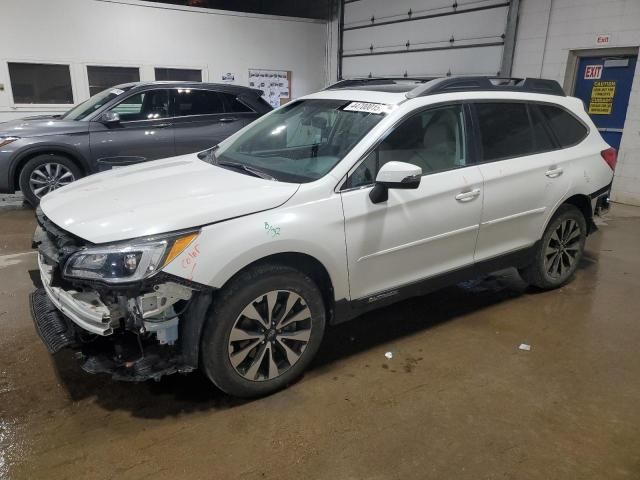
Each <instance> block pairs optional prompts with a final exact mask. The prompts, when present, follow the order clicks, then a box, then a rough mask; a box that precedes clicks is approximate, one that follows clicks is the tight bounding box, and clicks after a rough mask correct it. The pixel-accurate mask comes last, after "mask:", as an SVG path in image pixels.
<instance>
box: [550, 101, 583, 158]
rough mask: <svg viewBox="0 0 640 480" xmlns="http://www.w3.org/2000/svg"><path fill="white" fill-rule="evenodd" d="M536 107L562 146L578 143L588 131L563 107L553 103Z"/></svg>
mask: <svg viewBox="0 0 640 480" xmlns="http://www.w3.org/2000/svg"><path fill="white" fill-rule="evenodd" d="M538 108H539V109H540V111H541V112H542V115H543V116H544V117H545V119H546V120H547V122H548V125H549V129H550V130H551V131H552V132H553V134H554V136H555V137H556V140H557V141H558V143H559V144H560V146H561V147H563V148H566V147H570V146H572V145H576V144H578V143H580V142H581V141H582V140H584V139H585V138H586V136H587V134H588V133H589V131H588V130H587V127H585V126H584V125H583V124H582V123H581V122H580V121H579V120H578V119H577V118H575V117H574V116H573V115H571V114H570V113H569V112H567V111H566V110H565V109H563V108H560V107H554V106H553V105H539V106H538Z"/></svg>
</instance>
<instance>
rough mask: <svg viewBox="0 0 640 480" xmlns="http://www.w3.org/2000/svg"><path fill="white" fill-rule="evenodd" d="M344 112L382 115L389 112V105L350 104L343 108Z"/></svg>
mask: <svg viewBox="0 0 640 480" xmlns="http://www.w3.org/2000/svg"><path fill="white" fill-rule="evenodd" d="M343 110H344V111H345V112H364V113H373V114H376V115H384V114H385V113H389V112H390V111H391V105H385V104H383V103H367V102H351V103H350V104H349V105H347V106H346V107H344V108H343Z"/></svg>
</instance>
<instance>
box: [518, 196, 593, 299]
mask: <svg viewBox="0 0 640 480" xmlns="http://www.w3.org/2000/svg"><path fill="white" fill-rule="evenodd" d="M586 238H587V222H586V219H585V218H584V215H583V214H582V212H581V211H580V210H578V209H577V208H576V207H574V206H573V205H562V206H560V208H559V209H558V211H557V212H556V213H555V214H554V216H553V217H552V218H551V221H550V222H549V225H547V228H546V229H545V231H544V235H542V239H541V241H540V242H539V244H538V247H537V248H536V252H535V254H534V259H533V262H532V263H531V265H529V266H527V267H526V268H523V269H521V270H520V275H521V276H522V278H523V279H524V280H525V281H526V282H528V283H529V284H530V285H533V286H535V287H538V288H540V289H542V290H550V289H552V288H558V287H561V286H563V285H565V284H566V283H567V282H569V280H571V278H572V277H573V274H574V273H575V271H576V268H578V264H579V263H580V260H581V259H582V255H583V253H584V244H585V240H586Z"/></svg>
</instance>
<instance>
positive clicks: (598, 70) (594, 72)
mask: <svg viewBox="0 0 640 480" xmlns="http://www.w3.org/2000/svg"><path fill="white" fill-rule="evenodd" d="M601 77H602V65H587V66H586V67H585V68H584V79H585V80H600V78H601Z"/></svg>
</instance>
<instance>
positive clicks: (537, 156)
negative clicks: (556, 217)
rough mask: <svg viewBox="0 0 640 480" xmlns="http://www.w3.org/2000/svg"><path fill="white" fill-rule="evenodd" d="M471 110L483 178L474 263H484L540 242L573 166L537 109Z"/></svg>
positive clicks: (486, 105)
mask: <svg viewBox="0 0 640 480" xmlns="http://www.w3.org/2000/svg"><path fill="white" fill-rule="evenodd" d="M473 107H474V110H475V112H476V117H475V120H476V125H477V128H476V132H477V135H478V137H479V138H478V139H479V147H480V150H481V159H482V161H481V163H480V171H481V173H482V177H483V179H484V205H483V211H482V221H481V224H480V230H479V233H478V243H477V245H476V252H475V260H476V261H482V260H486V259H490V258H492V257H496V256H499V255H502V254H505V253H509V252H513V251H516V250H519V249H522V248H525V247H528V246H531V245H532V244H533V243H535V242H536V241H537V240H538V239H539V237H540V234H541V232H542V230H543V227H544V225H545V222H546V220H547V219H548V217H549V215H550V214H551V213H552V211H553V210H554V208H555V207H556V205H557V204H558V202H559V201H560V200H561V199H562V198H563V197H564V196H565V194H566V192H567V191H568V190H569V187H570V183H571V182H570V178H571V175H570V174H569V172H568V170H569V169H570V168H571V164H572V162H571V155H567V154H566V151H565V150H561V149H559V146H558V143H557V142H556V140H555V137H554V135H553V134H552V131H551V129H550V128H549V122H548V121H547V118H546V116H544V112H542V111H540V110H539V108H538V107H537V106H535V105H530V104H527V103H524V102H493V101H491V102H479V103H474V104H473ZM552 108H553V109H554V112H555V111H556V110H555V109H556V107H552ZM561 111H562V112H565V111H564V110H563V109H561Z"/></svg>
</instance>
